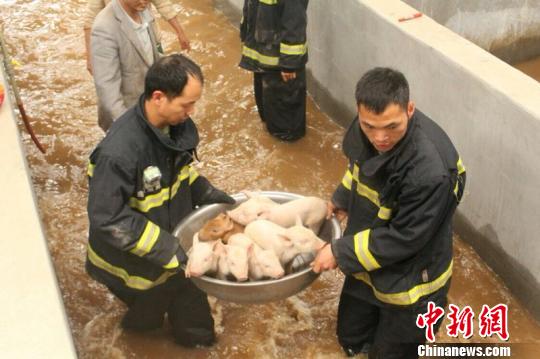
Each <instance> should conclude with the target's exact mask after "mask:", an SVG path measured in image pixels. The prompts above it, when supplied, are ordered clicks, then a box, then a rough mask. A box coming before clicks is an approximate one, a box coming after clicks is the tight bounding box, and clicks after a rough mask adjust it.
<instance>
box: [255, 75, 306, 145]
mask: <svg viewBox="0 0 540 359" xmlns="http://www.w3.org/2000/svg"><path fill="white" fill-rule="evenodd" d="M253 85H254V90H255V102H256V103H257V109H258V111H259V116H261V120H263V121H264V122H265V123H266V128H267V129H268V132H270V134H271V135H272V136H274V137H277V138H279V139H281V140H284V141H294V140H297V139H299V138H301V137H303V136H304V135H305V134H306V70H305V69H302V70H299V71H298V72H297V73H296V78H295V79H294V80H289V81H287V82H285V81H283V79H282V78H281V73H280V72H279V71H268V72H255V73H254V76H253Z"/></svg>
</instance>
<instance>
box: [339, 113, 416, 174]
mask: <svg viewBox="0 0 540 359" xmlns="http://www.w3.org/2000/svg"><path fill="white" fill-rule="evenodd" d="M415 129H416V112H415V113H414V114H413V116H412V117H411V119H410V120H409V123H408V125H407V132H406V133H405V136H404V137H403V138H402V139H401V140H400V141H399V142H398V143H397V144H396V145H395V146H394V148H392V149H391V150H390V151H388V152H384V153H381V154H379V153H378V152H377V150H376V149H375V147H373V145H372V144H371V143H370V142H369V140H368V138H367V137H366V135H365V134H364V133H363V132H362V130H361V129H360V125H359V124H358V116H357V117H355V118H354V120H353V121H352V122H351V124H350V126H349V128H348V129H347V132H346V133H345V137H344V138H343V152H344V153H345V156H347V158H349V159H351V160H354V161H357V162H362V166H361V167H360V169H361V171H362V172H363V174H364V175H366V176H368V177H372V176H374V175H375V174H376V173H377V172H378V171H379V170H380V169H381V168H383V167H386V166H387V165H389V164H392V167H395V166H396V163H395V162H396V161H395V160H396V159H397V158H398V157H399V155H400V154H401V153H403V150H404V149H405V148H406V147H407V145H408V143H409V142H410V141H411V138H412V137H413V134H414V132H415Z"/></svg>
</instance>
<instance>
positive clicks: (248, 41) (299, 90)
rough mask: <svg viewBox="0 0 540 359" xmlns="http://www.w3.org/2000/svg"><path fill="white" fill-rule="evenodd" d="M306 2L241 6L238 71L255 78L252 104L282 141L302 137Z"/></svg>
mask: <svg viewBox="0 0 540 359" xmlns="http://www.w3.org/2000/svg"><path fill="white" fill-rule="evenodd" d="M307 6H308V0H264V1H262V0H245V1H244V8H243V18H242V23H241V24H240V38H241V41H242V59H241V60H240V67H242V68H244V69H246V70H248V71H251V72H253V83H254V90H255V102H256V104H257V109H258V111H259V116H260V117H261V120H262V121H263V122H265V124H266V128H267V129H268V132H270V134H271V135H273V136H274V137H277V138H279V139H281V140H283V141H295V140H297V139H299V138H301V137H303V136H304V135H305V133H306V71H305V65H306V62H307V58H308V55H307V43H306V26H307V14H306V10H307Z"/></svg>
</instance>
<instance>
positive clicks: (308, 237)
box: [284, 216, 325, 253]
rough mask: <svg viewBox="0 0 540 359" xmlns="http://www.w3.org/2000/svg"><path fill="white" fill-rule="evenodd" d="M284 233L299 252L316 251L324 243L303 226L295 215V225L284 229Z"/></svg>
mask: <svg viewBox="0 0 540 359" xmlns="http://www.w3.org/2000/svg"><path fill="white" fill-rule="evenodd" d="M284 234H285V236H286V237H287V238H289V240H290V241H291V242H292V243H293V245H294V246H295V247H296V248H297V249H298V251H299V252H300V253H312V252H316V251H318V250H319V249H321V248H322V246H324V244H325V242H324V241H323V240H322V239H320V238H319V237H317V236H316V235H315V233H313V231H312V230H311V229H309V228H306V227H304V226H303V224H302V220H301V219H300V217H299V216H296V223H295V225H294V226H292V227H290V228H287V229H285V233H284Z"/></svg>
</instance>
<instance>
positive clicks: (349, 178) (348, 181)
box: [341, 170, 353, 191]
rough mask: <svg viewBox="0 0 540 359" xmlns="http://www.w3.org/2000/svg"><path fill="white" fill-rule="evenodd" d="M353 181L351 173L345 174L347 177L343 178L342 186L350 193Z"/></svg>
mask: <svg viewBox="0 0 540 359" xmlns="http://www.w3.org/2000/svg"><path fill="white" fill-rule="evenodd" d="M352 179H353V176H352V173H351V171H349V170H347V172H345V175H344V176H343V179H342V180H341V184H342V185H343V187H345V188H347V189H348V190H349V191H350V190H351V186H352Z"/></svg>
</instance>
